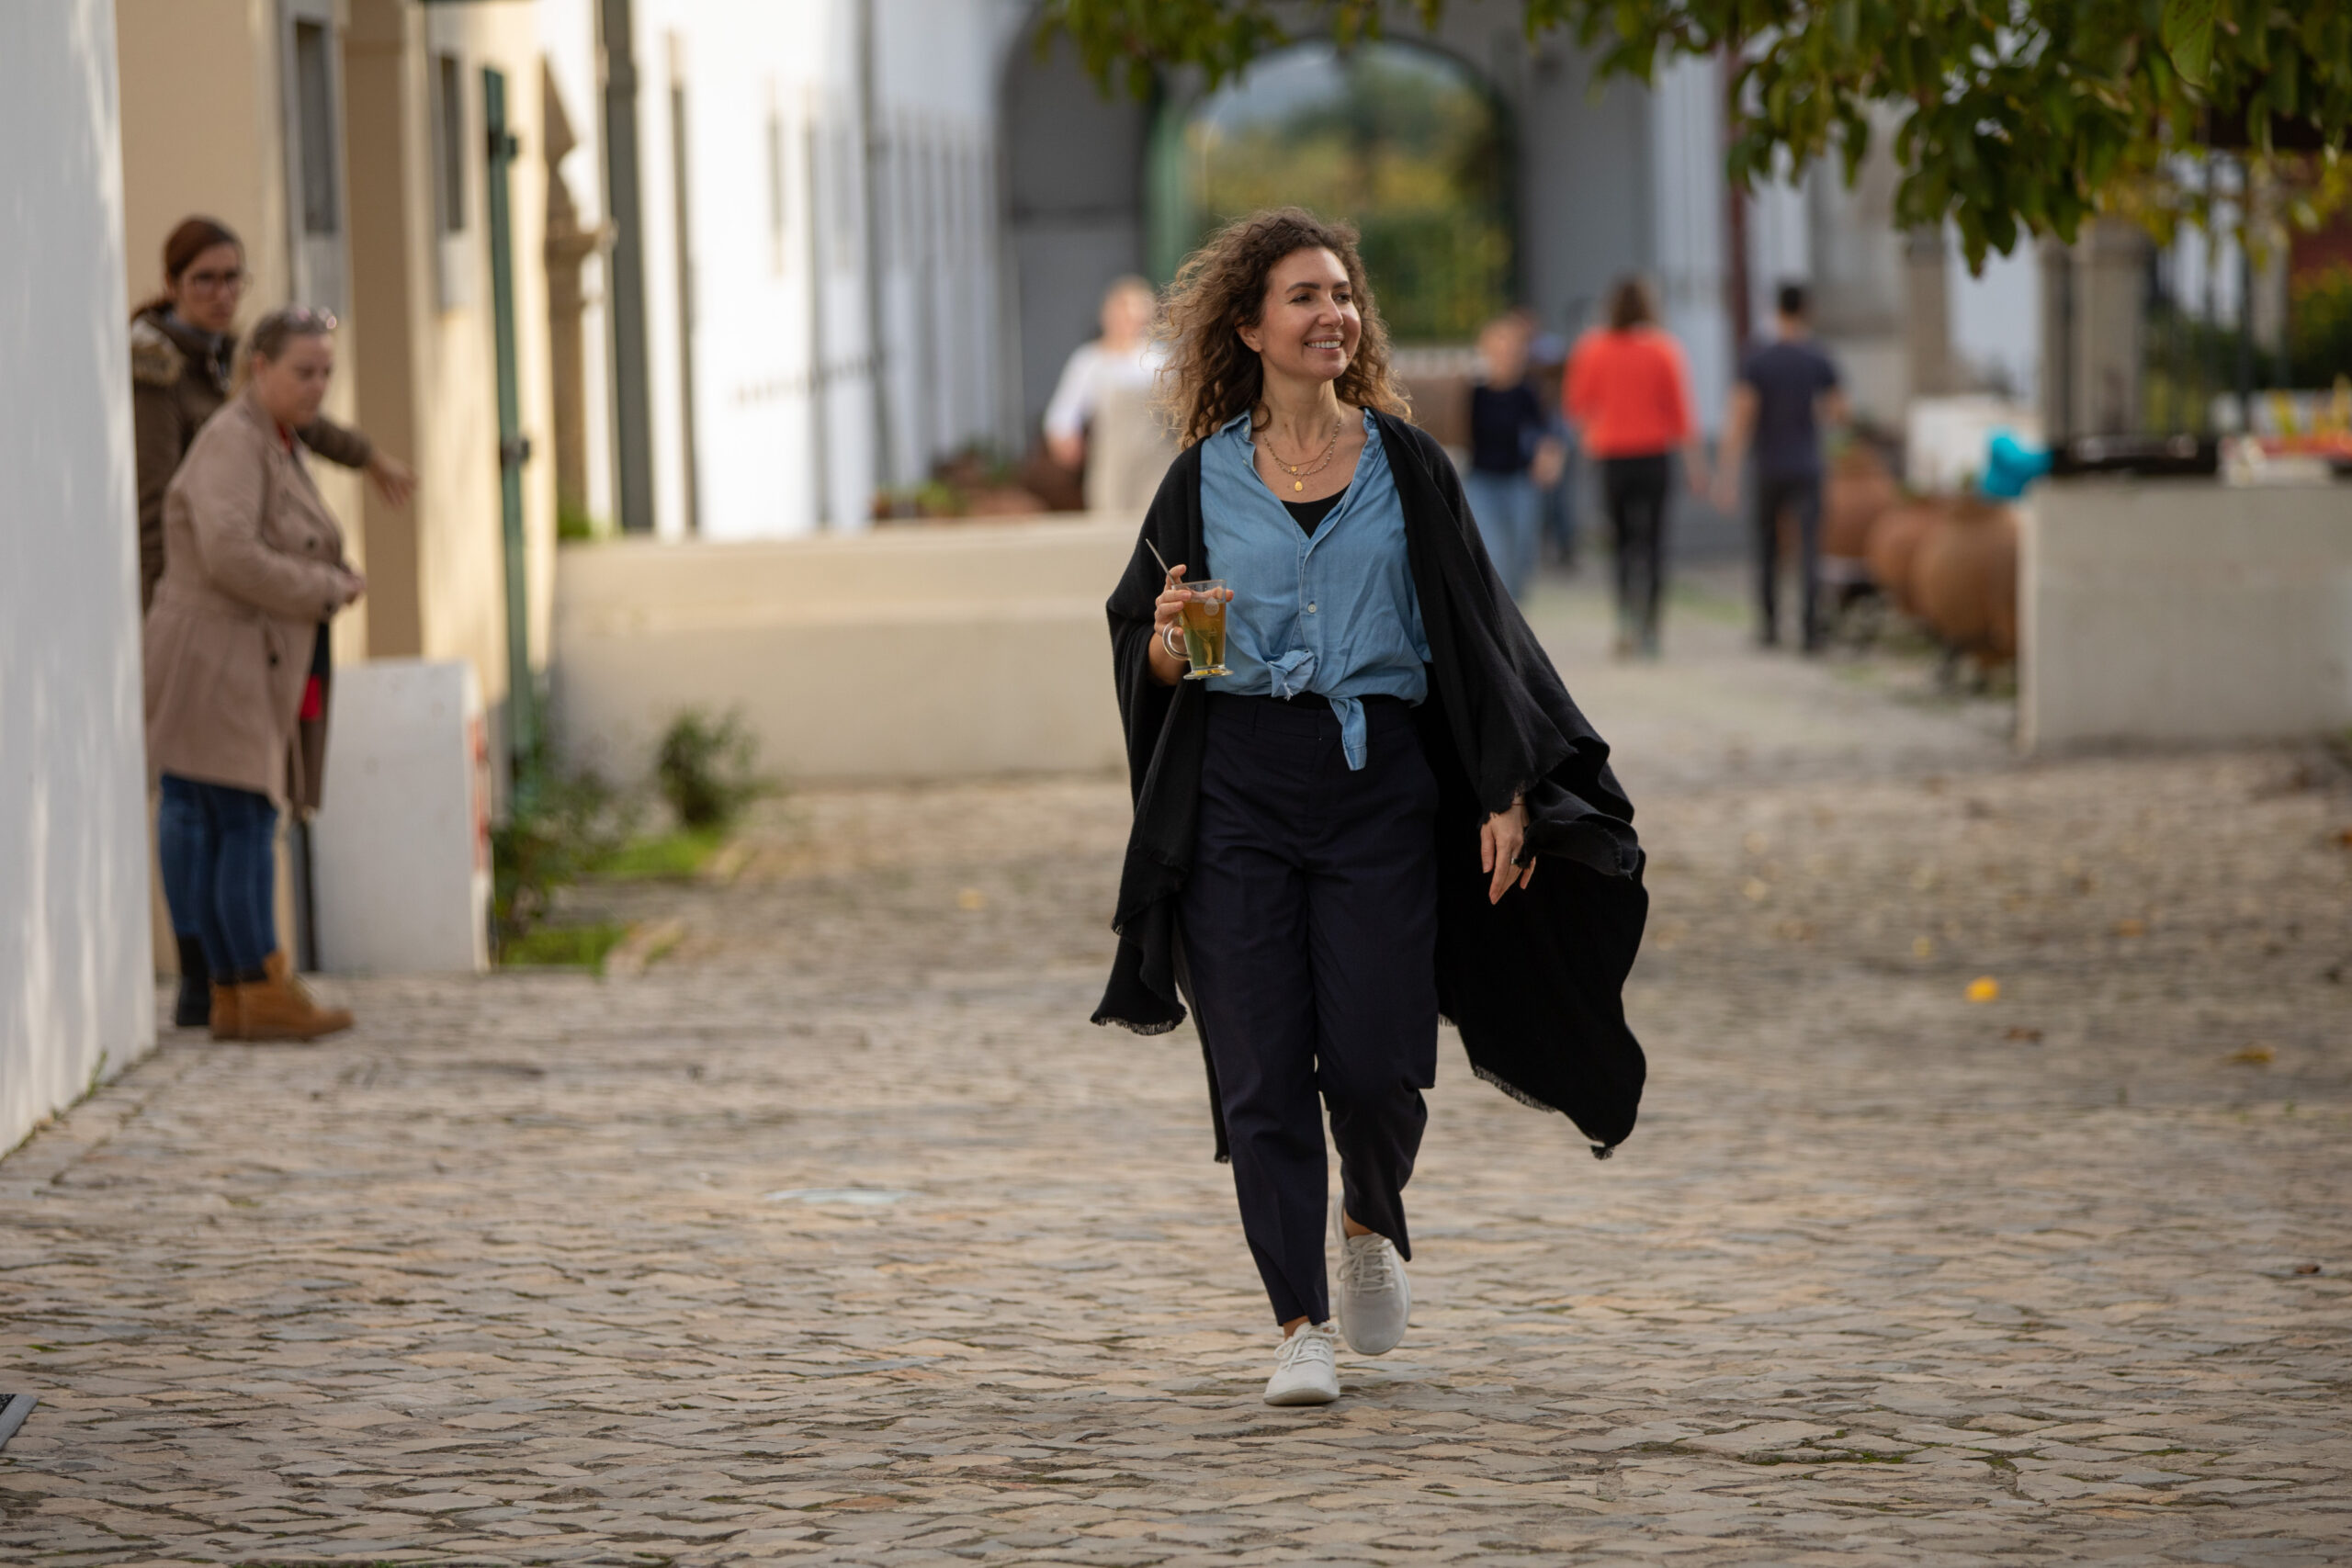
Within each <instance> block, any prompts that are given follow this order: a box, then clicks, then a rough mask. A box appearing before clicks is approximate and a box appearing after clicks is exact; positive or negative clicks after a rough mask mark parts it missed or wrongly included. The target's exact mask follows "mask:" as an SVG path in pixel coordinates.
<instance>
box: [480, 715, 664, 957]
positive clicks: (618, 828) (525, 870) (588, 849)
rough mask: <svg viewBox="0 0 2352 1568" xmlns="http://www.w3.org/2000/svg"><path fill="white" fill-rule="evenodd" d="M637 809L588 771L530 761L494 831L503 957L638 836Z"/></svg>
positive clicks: (494, 889) (496, 927) (494, 906)
mask: <svg viewBox="0 0 2352 1568" xmlns="http://www.w3.org/2000/svg"><path fill="white" fill-rule="evenodd" d="M636 819H637V810H636V806H635V803H634V802H632V801H630V800H628V799H627V798H625V797H623V796H622V795H619V794H617V793H616V791H615V790H614V789H613V787H612V785H610V784H606V783H605V781H604V780H603V779H602V778H600V777H599V776H597V774H596V773H594V772H593V771H590V770H588V769H584V768H583V769H579V770H575V771H566V770H564V769H561V768H560V767H557V766H555V765H554V764H552V763H549V762H548V761H544V760H543V759H539V758H533V759H530V760H528V761H526V763H525V765H524V766H523V767H522V768H520V769H518V770H517V773H516V782H515V797H514V800H513V802H512V803H511V807H510V809H509V810H508V812H507V817H506V820H505V821H503V822H502V823H500V824H498V825H497V826H496V827H494V828H492V829H491V834H490V851H491V867H492V876H491V920H492V935H493V936H494V937H495V938H496V940H497V942H498V948H499V952H500V953H501V955H502V956H503V954H504V953H506V951H507V950H508V948H509V947H510V946H511V945H512V944H514V943H515V942H519V941H520V940H521V939H522V938H523V937H525V936H526V935H527V934H528V933H529V932H530V931H531V930H532V928H534V927H535V926H537V924H538V923H539V922H540V921H541V920H543V919H546V918H547V914H548V908H550V907H551V905H552V902H553V900H554V897H555V891H556V889H557V888H559V887H562V886H567V885H568V884H571V883H574V882H577V881H579V880H580V879H581V878H582V876H584V875H586V874H589V873H590V872H592V871H593V870H594V868H595V867H596V866H597V865H599V864H600V863H603V862H605V861H606V860H609V859H610V858H612V856H613V854H614V853H615V852H617V851H618V850H619V849H620V848H621V846H622V845H624V844H626V843H628V840H629V838H630V835H631V834H632V832H633V831H634V830H635V829H636V825H637V820H636Z"/></svg>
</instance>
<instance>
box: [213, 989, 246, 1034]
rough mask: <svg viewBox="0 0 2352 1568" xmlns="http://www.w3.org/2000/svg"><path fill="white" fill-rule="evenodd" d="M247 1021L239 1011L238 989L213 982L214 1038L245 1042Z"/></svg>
mask: <svg viewBox="0 0 2352 1568" xmlns="http://www.w3.org/2000/svg"><path fill="white" fill-rule="evenodd" d="M244 1037H245V1021H244V1017H243V1014H241V1013H240V1012H239V1011H238V1010H237V987H234V986H232V985H227V984H224V983H223V982H221V981H219V980H215V981H213V982H212V1038H213V1039H215V1040H243V1038H244Z"/></svg>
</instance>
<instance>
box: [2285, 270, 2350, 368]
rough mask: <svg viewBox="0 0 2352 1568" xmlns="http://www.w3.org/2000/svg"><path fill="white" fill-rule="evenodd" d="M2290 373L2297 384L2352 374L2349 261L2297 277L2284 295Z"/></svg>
mask: <svg viewBox="0 0 2352 1568" xmlns="http://www.w3.org/2000/svg"><path fill="white" fill-rule="evenodd" d="M2287 359H2288V366H2289V369H2288V375H2289V377H2290V380H2291V382H2292V384H2293V385H2295V386H2298V387H2328V386H2333V385H2334V384H2335V378H2337V377H2339V376H2352V265H2346V264H2345V263H2342V262H2338V263H2337V264H2336V265H2334V266H2331V267H2325V268H2323V269H2321V270H2320V271H2318V272H2315V273H2312V274H2311V275H2310V276H2305V277H2301V278H2298V279H2296V280H2295V284H2294V287H2293V288H2291V289H2290V291H2289V293H2288V296H2287Z"/></svg>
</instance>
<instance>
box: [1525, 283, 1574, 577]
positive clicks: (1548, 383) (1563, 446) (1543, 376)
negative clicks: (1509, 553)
mask: <svg viewBox="0 0 2352 1568" xmlns="http://www.w3.org/2000/svg"><path fill="white" fill-rule="evenodd" d="M1527 323H1528V329H1529V331H1530V332H1531V333H1532V336H1531V337H1530V338H1529V340H1528V344H1527V359H1528V367H1529V371H1528V373H1529V375H1530V377H1531V378H1532V379H1533V380H1534V382H1535V389H1536V391H1537V392H1538V393H1540V394H1541V395H1542V396H1543V399H1544V434H1545V435H1546V436H1548V437H1550V439H1551V441H1552V444H1553V446H1555V447H1556V448H1558V450H1559V454H1560V471H1559V473H1558V474H1557V475H1556V476H1555V478H1554V479H1553V480H1552V482H1551V483H1549V484H1544V485H1540V486H1539V488H1540V489H1541V490H1542V491H1543V500H1542V503H1541V506H1540V511H1539V514H1540V516H1541V518H1542V522H1541V525H1539V527H1538V528H1537V530H1536V532H1537V535H1538V536H1539V538H1540V540H1541V547H1540V548H1539V550H1538V552H1537V558H1538V560H1539V561H1541V560H1553V561H1557V562H1558V563H1559V564H1560V565H1561V566H1563V567H1565V568H1566V570H1569V571H1574V570H1577V461H1576V458H1577V448H1576V441H1575V437H1574V436H1573V434H1571V433H1570V431H1569V429H1568V421H1567V415H1566V412H1563V410H1562V409H1561V406H1560V390H1561V382H1562V381H1563V380H1564V379H1565V378H1566V374H1567V367H1568V340H1567V336H1566V333H1557V332H1554V331H1553V330H1552V329H1551V328H1549V327H1546V326H1544V325H1543V324H1542V322H1541V321H1538V320H1537V319H1536V317H1535V315H1534V313H1533V312H1532V311H1531V312H1529V313H1528V315H1527Z"/></svg>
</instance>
